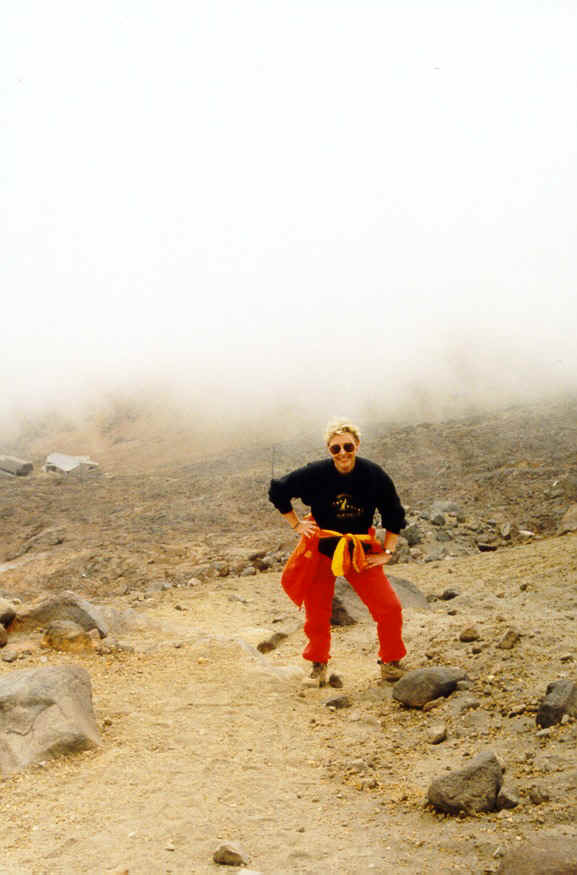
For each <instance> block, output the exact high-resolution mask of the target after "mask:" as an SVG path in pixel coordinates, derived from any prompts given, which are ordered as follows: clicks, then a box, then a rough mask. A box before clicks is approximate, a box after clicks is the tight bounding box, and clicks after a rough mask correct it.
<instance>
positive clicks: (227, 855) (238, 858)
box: [212, 842, 247, 866]
mask: <svg viewBox="0 0 577 875" xmlns="http://www.w3.org/2000/svg"><path fill="white" fill-rule="evenodd" d="M212 859H213V860H214V862H215V863H220V864H221V865H222V866H246V863H247V860H246V857H245V855H244V851H243V850H242V848H241V847H240V846H239V845H235V844H232V843H231V842H225V843H224V844H222V845H219V846H218V848H217V849H216V851H215V852H214V854H213V855H212Z"/></svg>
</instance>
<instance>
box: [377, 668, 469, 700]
mask: <svg viewBox="0 0 577 875" xmlns="http://www.w3.org/2000/svg"><path fill="white" fill-rule="evenodd" d="M466 680H468V677H467V673H466V672H465V671H464V670H463V669H462V668H456V667H454V666H440V665H439V666H432V667H431V668H416V669H415V670H414V671H408V672H407V673H406V674H405V675H403V677H402V678H401V679H400V680H399V681H397V683H396V684H395V686H394V687H393V698H394V699H396V700H397V702H400V703H401V704H402V705H407V706H408V707H409V708H422V707H423V705H426V704H427V702H431V701H432V700H433V699H439V698H440V697H441V696H449V695H450V694H451V693H452V692H453V690H455V689H456V686H457V684H458V683H459V681H466Z"/></svg>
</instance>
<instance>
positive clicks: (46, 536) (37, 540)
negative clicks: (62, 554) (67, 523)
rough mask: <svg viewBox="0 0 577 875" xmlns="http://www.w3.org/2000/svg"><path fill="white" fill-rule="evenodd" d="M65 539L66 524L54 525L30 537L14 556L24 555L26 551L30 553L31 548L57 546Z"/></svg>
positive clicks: (43, 548)
mask: <svg viewBox="0 0 577 875" xmlns="http://www.w3.org/2000/svg"><path fill="white" fill-rule="evenodd" d="M63 541H64V526H52V527H51V528H49V529H43V530H42V531H41V532H38V534H37V535H34V537H32V538H28V539H27V540H26V541H24V543H23V544H22V545H21V546H20V548H19V549H18V550H17V551H16V553H14V554H12V556H13V558H14V559H16V558H18V557H19V556H24V554H25V553H29V552H30V551H31V550H45V549H46V548H47V547H55V546H57V545H58V544H62V542H63Z"/></svg>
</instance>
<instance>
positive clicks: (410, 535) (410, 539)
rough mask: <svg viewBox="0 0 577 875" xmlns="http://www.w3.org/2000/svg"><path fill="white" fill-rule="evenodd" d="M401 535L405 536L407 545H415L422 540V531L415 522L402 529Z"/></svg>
mask: <svg viewBox="0 0 577 875" xmlns="http://www.w3.org/2000/svg"><path fill="white" fill-rule="evenodd" d="M403 537H404V538H406V540H407V543H408V545H409V547H415V546H416V545H417V544H420V543H421V542H422V540H423V532H422V529H421V528H420V527H419V526H418V525H417V524H416V523H413V524H412V525H410V526H407V528H406V529H403Z"/></svg>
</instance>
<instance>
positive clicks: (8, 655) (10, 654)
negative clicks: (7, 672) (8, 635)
mask: <svg viewBox="0 0 577 875" xmlns="http://www.w3.org/2000/svg"><path fill="white" fill-rule="evenodd" d="M18 656H19V652H18V650H16V648H15V647H10V645H8V647H5V648H4V650H3V651H2V662H16V660H17V659H18Z"/></svg>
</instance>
